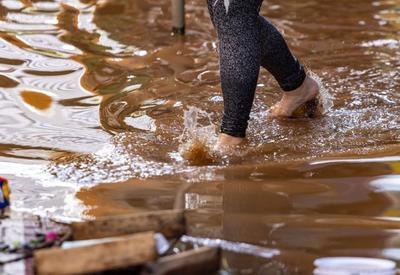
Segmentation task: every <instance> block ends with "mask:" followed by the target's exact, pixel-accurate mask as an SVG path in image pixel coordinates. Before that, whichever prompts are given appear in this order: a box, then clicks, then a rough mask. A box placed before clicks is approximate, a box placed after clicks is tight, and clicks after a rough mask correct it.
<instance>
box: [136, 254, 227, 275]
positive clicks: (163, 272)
mask: <svg viewBox="0 0 400 275" xmlns="http://www.w3.org/2000/svg"><path fill="white" fill-rule="evenodd" d="M220 262H221V252H220V249H218V248H210V247H201V248H199V249H193V250H189V251H185V252H182V253H179V254H176V255H172V256H167V257H163V258H160V259H159V260H158V261H157V262H155V263H152V264H148V265H146V267H145V268H144V271H143V272H142V275H150V274H157V275H173V274H180V275H197V274H199V275H202V274H212V273H215V272H217V271H218V270H219V268H220Z"/></svg>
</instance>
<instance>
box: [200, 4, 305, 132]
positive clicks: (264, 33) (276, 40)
mask: <svg viewBox="0 0 400 275" xmlns="http://www.w3.org/2000/svg"><path fill="white" fill-rule="evenodd" d="M207 1H208V8H209V11H210V15H211V19H212V22H213V24H214V26H215V28H216V30H217V33H218V38H219V41H220V45H219V54H220V71H221V85H222V91H223V97H224V116H223V119H222V125H221V132H222V133H225V134H228V135H230V136H234V137H245V135H246V129H247V124H248V120H249V117H250V111H251V107H252V105H253V100H254V93H255V90H256V86H257V80H258V75H259V71H260V66H263V67H264V68H265V69H267V70H268V71H269V72H270V73H271V74H272V75H273V76H274V77H275V79H276V80H277V81H278V83H279V85H280V87H281V88H282V90H284V91H292V90H295V89H296V88H298V87H300V86H301V84H302V83H303V81H304V79H305V77H306V74H305V71H304V68H303V66H302V65H301V64H300V63H299V62H298V60H297V59H296V58H295V57H294V56H293V55H292V53H291V52H290V50H289V48H288V46H287V44H286V42H285V40H284V38H283V37H282V35H281V34H280V33H279V31H278V30H277V29H276V28H275V27H274V26H273V25H272V24H271V23H269V22H268V21H267V20H266V19H265V18H264V17H262V16H260V15H259V11H260V7H261V4H262V2H263V0H229V2H230V3H229V5H228V3H227V1H228V0H207Z"/></svg>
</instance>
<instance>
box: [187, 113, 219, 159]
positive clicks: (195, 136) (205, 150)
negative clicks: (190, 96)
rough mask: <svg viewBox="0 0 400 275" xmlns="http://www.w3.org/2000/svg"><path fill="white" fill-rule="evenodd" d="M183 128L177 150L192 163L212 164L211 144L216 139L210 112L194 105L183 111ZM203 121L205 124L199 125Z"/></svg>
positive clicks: (212, 144)
mask: <svg viewBox="0 0 400 275" xmlns="http://www.w3.org/2000/svg"><path fill="white" fill-rule="evenodd" d="M183 120H184V122H183V124H184V129H183V133H182V135H181V137H180V144H181V145H180V146H179V152H180V154H181V155H182V157H183V158H184V159H186V160H187V161H188V162H189V163H190V164H192V165H205V164H212V163H214V162H215V161H214V160H215V156H213V146H214V144H215V143H216V141H217V135H216V130H215V125H214V124H213V123H212V120H211V117H210V114H209V113H207V112H205V111H203V110H200V109H199V108H196V107H192V106H191V107H189V109H188V110H186V111H185V112H184V118H183ZM200 121H205V123H206V124H208V125H206V126H201V123H200Z"/></svg>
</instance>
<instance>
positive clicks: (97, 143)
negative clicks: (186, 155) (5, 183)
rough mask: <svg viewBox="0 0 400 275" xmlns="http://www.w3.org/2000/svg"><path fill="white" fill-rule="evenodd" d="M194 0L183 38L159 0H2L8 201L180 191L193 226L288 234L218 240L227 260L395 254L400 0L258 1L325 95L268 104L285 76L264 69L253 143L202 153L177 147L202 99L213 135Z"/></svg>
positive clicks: (211, 94)
mask: <svg viewBox="0 0 400 275" xmlns="http://www.w3.org/2000/svg"><path fill="white" fill-rule="evenodd" d="M187 2H188V3H187V24H188V26H187V29H188V31H187V35H186V37H184V38H178V37H172V36H171V35H170V19H169V14H170V13H169V1H154V0H141V1H122V0H119V1H98V2H97V3H96V2H92V1H83V0H82V1H75V0H71V1H30V0H24V1H16V0H3V1H1V2H0V107H1V108H0V130H1V131H0V174H1V175H3V176H8V177H9V178H10V181H11V188H12V191H13V195H12V201H13V209H14V210H17V211H29V212H32V213H35V214H42V215H44V214H46V215H50V216H53V217H56V218H58V219H61V220H66V221H68V220H77V219H86V218H96V217H99V216H106V215H116V214H121V213H133V212H141V211H149V210H158V209H171V208H174V207H185V208H186V209H190V210H192V211H191V212H190V213H191V214H190V217H189V226H190V233H191V235H193V236H199V237H206V238H220V239H225V240H228V241H233V242H243V243H249V244H254V245H258V246H262V247H265V248H275V249H278V250H279V251H280V254H279V255H278V256H275V257H273V259H272V260H269V259H265V258H262V257H255V256H249V255H246V256H245V255H241V256H240V257H238V255H237V254H233V253H226V254H225V260H224V268H225V269H226V270H228V271H230V272H232V273H234V274H252V273H256V274H257V273H258V274H272V273H271V272H272V271H271V270H276V269H278V270H281V271H282V272H283V274H296V273H297V274H309V273H310V270H311V269H312V261H313V259H315V258H316V257H320V256H327V255H357V256H378V257H385V258H389V259H394V260H400V259H399V251H398V247H399V238H398V234H399V232H398V231H399V229H400V219H399V215H400V201H399V191H400V145H399V141H400V119H399V117H400V107H399V106H400V105H399V103H400V73H399V70H398V68H399V66H400V42H399V38H400V21H399V18H400V1H398V0H386V1H362V2H360V1H355V0H350V1H349V0H347V1H344V0H339V1H325V0H324V1H311V0H304V1H301V3H300V2H299V1H291V0H289V1H285V3H281V2H282V1H277V0H271V1H268V3H264V6H263V8H262V13H263V14H264V15H265V16H267V17H268V18H269V19H270V20H271V21H272V22H273V23H274V24H276V25H277V26H278V28H279V29H280V30H281V31H282V32H283V33H284V35H285V37H286V39H287V41H288V43H289V44H290V46H291V48H292V49H293V51H294V52H295V53H296V55H297V56H298V57H299V58H300V59H301V60H302V61H303V62H304V63H305V64H306V65H307V67H308V68H309V69H310V70H312V71H313V72H314V73H315V74H316V75H317V76H318V77H319V78H320V80H321V83H323V86H324V91H326V93H328V94H330V98H329V102H330V103H332V104H331V105H330V109H329V112H328V113H326V114H325V115H324V116H323V117H321V118H318V119H313V120H310V119H295V120H293V119H290V120H282V121H276V120H275V121H273V120H268V118H267V117H266V113H267V110H268V108H269V107H270V106H271V105H272V104H273V103H274V102H276V101H277V100H279V98H280V92H279V89H278V86H277V84H276V83H275V81H274V80H273V79H272V78H271V77H270V75H269V74H268V73H267V72H265V71H263V72H262V73H261V75H260V78H259V85H258V88H257V96H256V100H255V105H254V108H253V113H252V120H251V123H250V128H249V140H248V146H247V149H246V150H243V151H242V152H241V154H240V156H236V157H235V158H231V159H226V158H225V159H215V160H213V162H212V163H209V165H201V166H193V165H191V164H190V163H188V162H187V161H185V160H184V159H183V158H182V157H181V155H180V154H179V148H180V146H181V145H182V143H185V142H187V140H182V139H181V135H182V133H183V132H184V131H185V123H184V113H185V111H187V110H189V109H190V108H191V107H196V108H197V110H198V112H199V120H198V124H197V125H196V127H195V129H196V131H201V130H203V131H205V133H206V134H208V135H209V137H210V138H212V137H213V132H212V127H213V125H218V122H219V119H220V116H221V110H222V97H221V93H220V86H219V75H218V58H217V52H216V48H217V41H216V35H215V32H214V31H213V27H212V25H211V23H210V21H209V18H208V14H207V11H206V7H205V4H204V3H203V1H200V0H191V1H187ZM186 126H187V125H186ZM186 130H187V128H186ZM197 134H198V132H197ZM186 138H188V137H187V136H186ZM189 138H190V135H189ZM285 272H286V273H285ZM278 274H281V273H278Z"/></svg>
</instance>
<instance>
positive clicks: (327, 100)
mask: <svg viewBox="0 0 400 275" xmlns="http://www.w3.org/2000/svg"><path fill="white" fill-rule="evenodd" d="M308 74H309V76H310V77H311V78H312V79H314V80H315V81H316V82H317V83H318V86H319V98H318V99H319V104H320V106H321V114H322V115H325V114H327V113H329V111H330V110H331V109H332V107H333V96H332V95H331V94H330V93H329V91H328V89H327V88H326V87H325V85H324V83H323V82H322V79H321V78H320V77H319V76H318V75H317V74H316V73H314V72H313V71H309V72H308Z"/></svg>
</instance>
